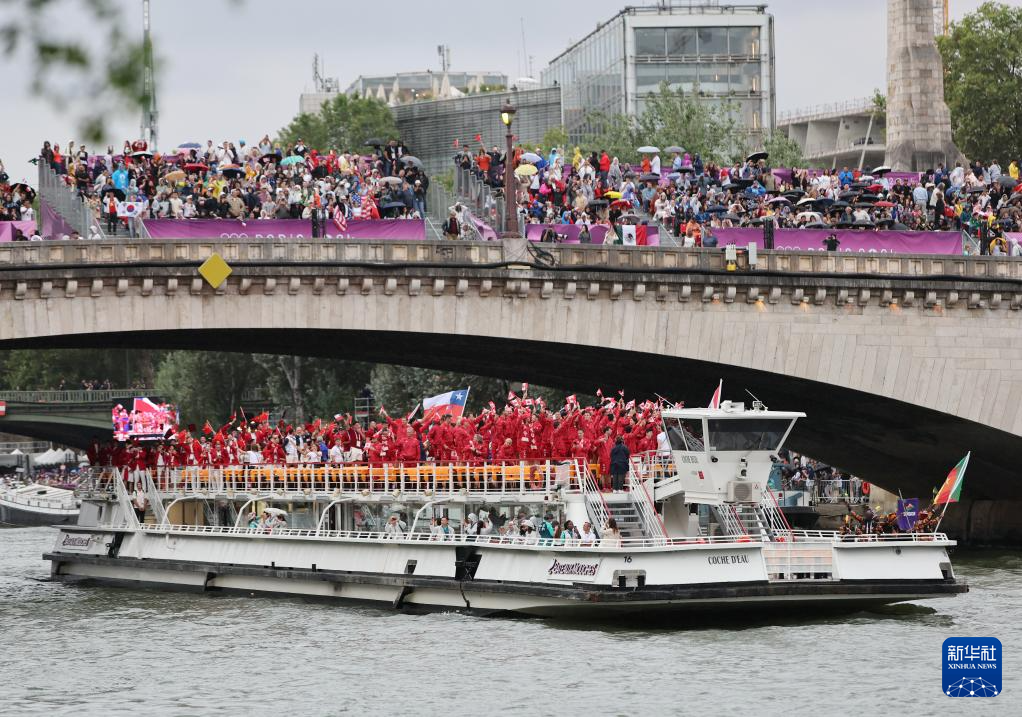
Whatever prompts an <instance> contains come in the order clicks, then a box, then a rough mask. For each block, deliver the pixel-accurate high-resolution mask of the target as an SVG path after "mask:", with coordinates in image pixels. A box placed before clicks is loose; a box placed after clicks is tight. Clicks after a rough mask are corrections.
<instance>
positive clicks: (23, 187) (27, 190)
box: [11, 182, 124, 201]
mask: <svg viewBox="0 0 1022 717" xmlns="http://www.w3.org/2000/svg"><path fill="white" fill-rule="evenodd" d="M11 191H12V192H13V191H17V192H18V193H19V194H20V195H21V196H22V197H23V198H25V199H28V200H29V201H32V200H33V199H35V190H34V189H32V187H30V186H28V185H27V184H25V183H24V182H18V183H17V184H12V185H11ZM123 198H124V197H121V199H123Z"/></svg>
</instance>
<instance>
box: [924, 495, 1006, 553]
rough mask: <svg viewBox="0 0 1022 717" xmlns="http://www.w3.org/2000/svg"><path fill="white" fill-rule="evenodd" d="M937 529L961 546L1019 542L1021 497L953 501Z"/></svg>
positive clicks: (1001, 544) (1004, 544) (1003, 544)
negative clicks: (1017, 498)
mask: <svg viewBox="0 0 1022 717" xmlns="http://www.w3.org/2000/svg"><path fill="white" fill-rule="evenodd" d="M940 529H941V531H942V532H946V533H947V534H948V536H950V537H952V538H954V539H955V540H957V541H959V542H960V543H961V544H962V545H1000V546H1008V545H1022V500H968V499H966V500H963V501H961V502H960V503H952V504H951V505H950V506H949V507H948V509H947V517H945V518H944V520H943V522H941V524H940Z"/></svg>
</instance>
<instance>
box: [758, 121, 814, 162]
mask: <svg viewBox="0 0 1022 717" xmlns="http://www.w3.org/2000/svg"><path fill="white" fill-rule="evenodd" d="M763 151H765V152H768V153H769V154H770V166H771V167H803V166H805V157H803V155H802V148H801V147H799V146H798V142H796V141H795V140H793V139H789V138H788V137H787V135H785V134H784V133H783V132H779V131H777V130H774V131H773V132H770V133H768V134H767V135H766V137H765V138H764V140H763Z"/></svg>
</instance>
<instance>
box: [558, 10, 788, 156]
mask: <svg viewBox="0 0 1022 717" xmlns="http://www.w3.org/2000/svg"><path fill="white" fill-rule="evenodd" d="M541 78H542V84H543V85H544V86H552V85H555V84H556V85H558V86H560V87H561V99H562V104H563V110H564V125H565V128H566V129H567V130H568V133H569V135H570V136H571V138H572V140H573V141H577V140H579V139H581V138H582V137H583V136H584V135H585V134H587V133H588V132H589V131H591V129H592V128H591V127H589V126H588V125H587V122H586V116H587V115H588V114H589V113H590V112H592V111H594V110H598V111H601V112H604V113H607V114H621V113H627V114H631V115H634V116H638V115H640V114H641V113H642V111H643V110H644V109H645V97H646V96H647V95H648V94H649V93H651V92H656V91H657V90H658V89H659V86H660V83H661V82H667V84H668V85H669V86H670V87H671V88H672V89H678V88H681V89H683V90H685V91H687V92H692V93H697V94H698V96H699V98H700V100H701V101H703V102H710V103H724V102H727V101H730V102H732V103H733V105H734V107H735V108H736V109H735V111H736V113H737V115H738V118H739V119H740V120H741V121H742V123H743V124H744V125H745V127H746V128H747V130H748V131H749V133H750V134H753V135H757V134H761V133H762V132H763V131H764V130H769V129H772V128H773V127H774V122H775V112H776V110H775V90H774V18H773V15H770V14H769V13H767V12H766V6H765V5H723V4H720V3H715V2H685V3H678V2H674V3H672V2H666V1H665V2H660V3H658V4H657V5H653V6H648V7H627V8H625V9H624V10H622V11H621V12H619V13H618V14H617V15H615V16H614V17H612V18H611V19H610V20H608V21H607V22H605V23H601V24H600V25H599V26H598V27H597V28H596V30H594V31H593V32H591V33H590V34H589V35H587V36H586V37H584V38H582V39H581V40H579V41H578V42H576V43H575V44H574V45H572V46H571V47H569V48H568V49H567V50H565V51H564V52H562V53H561V54H560V55H558V56H557V57H555V58H554V59H553V60H552V61H551V62H550V65H549V66H548V67H547V68H546V69H545V70H543V73H542V76H541Z"/></svg>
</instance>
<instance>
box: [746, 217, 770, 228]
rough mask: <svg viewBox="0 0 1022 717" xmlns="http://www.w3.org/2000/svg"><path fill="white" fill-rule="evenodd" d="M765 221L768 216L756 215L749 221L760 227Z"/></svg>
mask: <svg viewBox="0 0 1022 717" xmlns="http://www.w3.org/2000/svg"><path fill="white" fill-rule="evenodd" d="M765 221H766V217H756V218H755V219H753V220H752V221H751V222H749V224H751V225H752V226H754V227H758V226H759V225H760V224H762V223H763V222H765Z"/></svg>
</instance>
